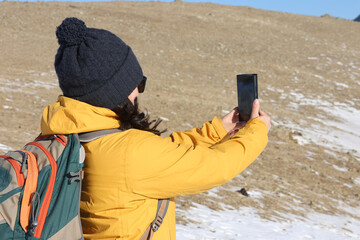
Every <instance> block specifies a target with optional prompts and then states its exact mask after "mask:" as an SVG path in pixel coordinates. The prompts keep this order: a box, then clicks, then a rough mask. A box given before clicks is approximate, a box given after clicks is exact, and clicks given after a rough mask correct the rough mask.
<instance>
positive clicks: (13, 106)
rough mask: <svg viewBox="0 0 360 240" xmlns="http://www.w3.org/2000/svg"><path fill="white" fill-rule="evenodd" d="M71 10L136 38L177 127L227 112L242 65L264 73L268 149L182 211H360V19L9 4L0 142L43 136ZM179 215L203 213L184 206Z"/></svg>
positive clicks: (200, 7)
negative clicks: (59, 35)
mask: <svg viewBox="0 0 360 240" xmlns="http://www.w3.org/2000/svg"><path fill="white" fill-rule="evenodd" d="M69 16H76V17H79V18H81V19H83V20H84V21H85V23H86V24H87V26H89V27H96V28H104V29H107V30H110V31H112V32H114V33H115V34H117V35H118V36H120V37H121V38H122V39H123V40H124V41H125V42H126V43H128V44H129V45H130V46H131V47H132V49H133V50H134V52H135V54H136V55H137V56H138V58H139V61H140V63H141V65H142V67H143V70H144V73H145V75H146V76H147V77H148V79H149V81H148V85H147V90H146V93H144V94H143V95H142V96H141V98H140V104H141V103H142V104H141V107H143V108H146V109H148V110H149V112H150V113H151V115H152V117H161V118H163V119H165V121H164V123H163V127H164V128H165V127H166V128H168V129H169V130H170V132H171V131H178V130H186V129H188V128H190V127H199V126H200V125H201V123H202V122H203V121H207V120H210V119H211V118H212V117H213V116H214V115H218V116H222V115H224V114H225V113H226V112H227V111H229V110H231V109H232V108H233V107H234V106H235V105H236V99H237V97H236V84H235V76H236V74H238V73H258V75H259V96H260V98H261V103H262V108H263V110H265V111H268V112H269V113H270V114H271V116H272V120H273V129H272V131H271V133H270V142H269V145H268V147H267V149H266V150H265V152H264V153H263V154H262V155H261V156H260V158H259V159H258V160H256V161H255V162H254V163H253V164H252V165H251V166H250V167H249V168H248V170H246V171H245V172H244V173H242V174H241V175H240V176H238V177H237V178H235V179H234V180H232V181H231V182H229V183H228V184H226V185H224V186H222V187H220V188H218V189H217V190H216V191H217V194H210V193H203V194H198V195H194V196H182V197H179V198H178V199H177V204H178V206H179V208H180V210H184V211H186V209H187V208H189V207H190V206H191V205H193V204H194V203H199V204H203V205H205V206H209V207H211V208H212V209H216V210H220V209H223V208H224V204H225V206H231V207H232V208H234V209H237V208H240V207H243V206H249V207H254V208H256V209H257V214H259V215H260V216H261V217H262V218H266V219H272V220H284V219H285V220H286V219H287V218H288V217H286V216H288V215H286V214H292V215H291V216H292V217H291V218H292V219H296V217H299V218H300V217H304V218H306V217H307V216H308V215H307V214H308V213H324V214H329V215H340V216H341V215H343V216H349V217H351V218H353V219H356V220H357V221H359V220H360V217H359V214H358V213H356V211H355V209H358V208H359V202H360V201H359V200H360V177H359V175H360V162H359V161H360V153H359V149H360V148H359V147H360V133H359V129H360V126H359V122H360V107H359V106H360V98H359V96H360V90H359V88H360V81H359V78H360V60H359V55H360V45H359V44H358V40H359V38H360V31H359V30H360V25H359V24H358V23H357V22H353V21H347V20H342V19H334V18H318V17H310V16H302V15H295V14H285V13H280V12H272V11H264V10H258V9H253V8H249V7H235V6H222V5H216V4H196V3H183V2H174V3H161V2H101V3H100V2H99V3H71V2H62V3H56V2H47V3H44V2H36V3H30V2H23V3H19V2H0V52H1V54H0V99H1V100H0V129H1V135H0V144H3V145H6V146H9V147H12V148H19V147H21V146H22V145H23V144H24V143H25V142H27V141H30V140H31V139H32V138H34V136H36V135H37V133H39V120H40V115H41V113H42V110H43V108H44V107H45V106H46V105H47V104H50V103H51V102H53V101H55V100H56V97H57V95H59V94H60V93H61V92H60V90H59V88H58V86H57V78H56V74H55V72H54V69H53V61H54V56H55V53H56V50H57V47H58V45H57V41H56V37H55V29H56V26H58V25H59V24H60V23H61V21H62V20H63V19H64V18H65V17H69ZM167 120H168V121H167ZM3 145H0V147H2V149H5V146H3ZM0 151H1V150H0ZM240 188H246V189H247V191H248V193H249V197H245V196H243V195H241V194H239V193H238V192H237V190H239V189H240ZM256 196H257V197H256ZM259 196H261V197H259ZM178 222H179V223H181V224H186V223H188V222H191V220H189V219H188V218H187V217H186V216H185V215H184V214H182V213H181V212H180V213H179V214H178ZM344 228H345V227H344ZM349 231H350V232H351V230H349Z"/></svg>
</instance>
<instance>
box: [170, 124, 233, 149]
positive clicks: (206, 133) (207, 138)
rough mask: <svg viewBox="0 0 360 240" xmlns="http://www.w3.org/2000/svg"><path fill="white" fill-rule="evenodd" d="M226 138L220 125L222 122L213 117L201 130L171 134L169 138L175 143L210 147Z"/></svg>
mask: <svg viewBox="0 0 360 240" xmlns="http://www.w3.org/2000/svg"><path fill="white" fill-rule="evenodd" d="M227 136H228V133H227V132H226V130H225V129H224V127H223V125H222V120H221V119H219V118H217V117H214V118H213V120H212V121H211V122H206V123H204V124H203V126H202V128H194V129H191V130H189V131H185V132H173V133H172V134H171V135H170V138H171V141H172V142H175V143H184V144H188V145H197V146H204V147H210V146H212V145H214V144H215V143H217V142H219V141H221V140H222V139H224V138H226V137H227Z"/></svg>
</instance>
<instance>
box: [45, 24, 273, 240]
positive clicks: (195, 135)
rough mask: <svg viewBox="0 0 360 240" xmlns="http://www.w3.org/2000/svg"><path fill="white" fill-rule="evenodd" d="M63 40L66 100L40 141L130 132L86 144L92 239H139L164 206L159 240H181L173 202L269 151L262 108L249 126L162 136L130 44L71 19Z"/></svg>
mask: <svg viewBox="0 0 360 240" xmlns="http://www.w3.org/2000/svg"><path fill="white" fill-rule="evenodd" d="M56 35H57V37H58V42H59V44H60V47H59V49H58V52H57V54H56V57H55V69H56V73H57V75H58V79H59V84H60V87H61V89H62V91H63V96H60V97H59V98H58V101H57V102H56V103H53V104H51V105H49V106H48V107H47V108H46V109H45V110H44V113H43V118H42V124H41V129H42V133H43V134H70V133H84V132H91V131H96V130H103V129H114V128H119V129H121V130H123V131H121V132H117V133H113V134H110V135H107V136H105V137H102V138H100V139H97V140H94V141H92V142H89V143H86V144H83V146H84V148H85V152H86V161H85V167H84V172H85V176H84V181H83V186H82V196H81V217H82V224H83V232H84V236H85V238H86V239H140V237H141V236H142V235H143V234H144V232H145V231H146V229H148V227H149V225H150V223H151V222H152V221H153V220H154V218H155V215H156V210H157V204H158V199H166V198H170V199H171V200H170V204H169V208H168V211H167V214H166V216H165V218H164V220H163V223H162V225H161V227H160V229H159V230H158V231H156V232H155V233H154V236H153V239H164V240H165V239H166V240H167V239H175V237H176V231H175V202H174V197H175V196H178V195H182V194H194V193H199V192H203V191H207V190H209V189H211V188H213V187H216V186H218V185H221V184H223V183H225V182H227V181H229V180H230V179H232V178H233V177H235V176H236V175H237V174H239V173H240V172H241V171H243V170H244V169H245V168H246V167H247V166H249V165H250V164H251V163H252V162H253V161H254V160H255V159H256V158H257V156H258V155H259V154H260V153H261V152H262V151H263V149H264V148H265V146H266V144H267V141H268V140H267V132H268V130H269V129H270V127H271V125H270V118H269V116H268V115H267V114H265V113H264V112H262V111H260V105H259V102H258V100H255V102H254V107H253V112H252V114H251V120H250V121H248V122H247V123H246V125H244V124H241V123H239V122H238V116H237V112H236V110H233V111H232V112H231V113H229V114H228V115H226V116H225V117H224V118H223V119H218V118H217V117H214V118H213V120H212V121H210V122H206V123H204V124H203V126H202V128H201V129H192V130H189V131H186V132H174V133H172V134H171V135H170V136H169V137H160V136H159V135H160V134H161V131H160V130H158V129H157V127H158V124H159V122H155V123H153V122H150V121H149V118H148V116H146V114H144V113H139V111H138V108H137V96H138V95H139V93H141V92H143V91H144V84H145V81H146V78H144V76H143V73H142V70H141V67H140V65H139V63H138V61H137V59H136V57H135V55H134V53H133V52H132V50H131V48H130V47H129V46H128V45H126V44H125V43H124V42H123V41H122V40H121V39H120V38H118V37H117V36H115V35H114V34H112V33H110V32H109V31H106V30H102V29H94V28H87V27H86V26H85V24H84V22H82V21H81V20H79V19H76V18H67V19H65V20H64V21H63V22H62V24H61V25H60V26H59V27H58V28H57V31H56ZM152 123H153V124H152ZM152 125H153V127H151V126H152ZM239 129H240V130H239Z"/></svg>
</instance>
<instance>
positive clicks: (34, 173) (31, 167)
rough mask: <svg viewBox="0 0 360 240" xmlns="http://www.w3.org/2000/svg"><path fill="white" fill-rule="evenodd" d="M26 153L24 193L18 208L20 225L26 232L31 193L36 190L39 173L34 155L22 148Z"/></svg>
mask: <svg viewBox="0 0 360 240" xmlns="http://www.w3.org/2000/svg"><path fill="white" fill-rule="evenodd" d="M22 152H24V153H25V154H26V155H27V158H26V161H27V166H28V168H27V177H26V182H25V186H24V194H23V198H22V201H21V210H20V225H21V227H22V229H23V230H24V231H25V232H27V230H28V225H29V218H30V211H31V206H32V204H31V203H32V200H31V199H32V197H33V196H32V195H33V194H34V193H35V192H36V186H37V181H38V175H39V168H38V165H37V161H36V157H35V155H34V154H33V153H31V152H29V151H25V150H22Z"/></svg>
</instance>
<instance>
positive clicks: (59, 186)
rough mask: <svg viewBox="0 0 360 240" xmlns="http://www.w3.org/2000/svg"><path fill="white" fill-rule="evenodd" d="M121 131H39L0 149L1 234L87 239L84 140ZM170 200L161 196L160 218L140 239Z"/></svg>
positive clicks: (0, 237)
mask: <svg viewBox="0 0 360 240" xmlns="http://www.w3.org/2000/svg"><path fill="white" fill-rule="evenodd" d="M119 131H121V130H119V129H107V130H100V131H94V132H89V133H83V134H79V135H78V134H70V135H44V136H43V135H40V136H39V137H37V138H36V139H35V140H34V141H33V142H30V143H28V144H26V145H25V147H24V148H23V149H21V150H17V151H10V152H7V153H6V154H5V155H0V240H5V239H49V240H63V239H67V240H71V239H83V233H82V227H81V220H80V196H81V182H82V178H83V172H82V168H83V166H84V159H85V151H84V148H83V147H82V146H81V142H90V141H92V140H95V139H98V138H100V137H103V136H105V135H108V134H111V133H115V132H119ZM168 204H169V199H166V200H162V199H160V200H159V202H158V209H157V212H156V218H155V220H154V221H153V222H152V223H151V224H150V226H149V227H148V229H147V230H146V232H145V233H144V235H143V236H142V238H141V239H151V237H152V235H153V233H154V232H155V231H157V230H158V228H159V227H160V225H161V223H162V220H163V218H164V217H165V214H166V211H167V207H168Z"/></svg>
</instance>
